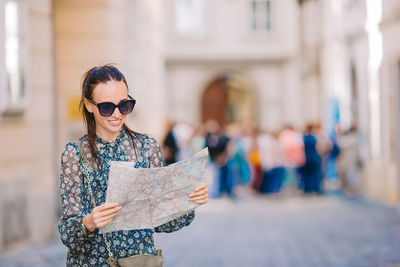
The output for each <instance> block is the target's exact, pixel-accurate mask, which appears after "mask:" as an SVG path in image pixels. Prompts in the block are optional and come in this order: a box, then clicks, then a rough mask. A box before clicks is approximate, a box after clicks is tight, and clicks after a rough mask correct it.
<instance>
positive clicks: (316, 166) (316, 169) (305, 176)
mask: <svg viewBox="0 0 400 267" xmlns="http://www.w3.org/2000/svg"><path fill="white" fill-rule="evenodd" d="M315 130H316V128H315V126H314V125H313V124H308V125H307V127H306V131H305V133H304V137H303V140H304V152H305V163H304V165H303V167H301V186H302V189H303V191H304V193H306V194H308V193H318V194H320V193H322V189H321V183H322V178H323V174H322V157H321V155H320V154H319V153H318V151H317V146H318V142H317V138H316V136H315V135H316V134H315Z"/></svg>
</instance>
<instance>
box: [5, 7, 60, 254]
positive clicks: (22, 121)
mask: <svg viewBox="0 0 400 267" xmlns="http://www.w3.org/2000/svg"><path fill="white" fill-rule="evenodd" d="M1 3H3V2H1ZM23 9H24V10H25V11H24V12H23V13H24V14H25V15H23V16H24V19H23V22H24V23H23V24H22V28H23V29H24V30H25V31H26V39H25V40H24V45H25V46H26V56H27V58H26V61H25V62H26V64H27V68H26V70H27V73H26V75H27V83H26V90H27V101H26V105H25V107H24V112H23V114H22V115H19V116H15V117H4V116H2V117H0V148H1V153H0V254H1V253H5V252H7V251H9V250H12V249H14V248H18V247H19V246H23V245H27V244H38V243H41V242H44V241H45V240H48V239H50V238H51V237H54V236H55V233H56V229H55V223H56V212H55V211H56V190H55V188H56V183H57V179H56V171H55V164H56V160H55V152H54V150H53V147H54V143H55V123H54V122H55V117H56V113H55V109H54V94H55V84H54V74H55V73H54V54H53V53H54V45H53V12H52V3H51V1H48V0H41V1H26V2H23ZM1 71H4V69H3V70H1Z"/></svg>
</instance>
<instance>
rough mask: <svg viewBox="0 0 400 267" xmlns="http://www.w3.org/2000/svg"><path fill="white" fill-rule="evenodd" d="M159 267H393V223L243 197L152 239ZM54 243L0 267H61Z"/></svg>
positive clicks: (336, 200) (391, 216) (317, 200)
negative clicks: (158, 253) (162, 260)
mask: <svg viewBox="0 0 400 267" xmlns="http://www.w3.org/2000/svg"><path fill="white" fill-rule="evenodd" d="M156 245H157V247H158V248H162V249H163V253H164V257H165V259H166V263H165V266H166V267H187V266H190V267H200V266H201V267H204V266H218V267H225V266H229V267H234V266H246V267H247V266H252V267H257V266H277V267H284V266H307V267H308V266H338V267H339V266H340V267H342V266H400V217H399V216H397V215H396V210H395V209H394V208H391V207H387V206H383V205H379V204H376V203H371V202H368V201H365V200H362V199H361V200H347V199H345V198H343V197H338V196H329V197H327V196H324V197H307V198H305V197H292V198H287V199H275V198H268V197H254V196H251V195H244V196H241V197H239V199H238V200H236V201H232V200H230V199H225V198H223V199H218V200H213V201H211V202H210V203H209V204H208V205H206V206H203V207H200V208H199V210H198V212H197V214H196V219H195V221H194V222H193V223H192V224H191V226H190V227H187V228H185V229H182V230H181V231H179V232H177V233H173V234H158V235H156ZM65 253H66V249H65V248H64V247H63V246H62V245H61V243H60V242H58V241H56V242H53V243H51V244H48V245H46V246H44V247H41V248H38V249H33V250H28V251H24V252H20V253H18V254H16V255H10V256H8V257H7V258H3V259H0V266H30V267H36V266H64V262H65Z"/></svg>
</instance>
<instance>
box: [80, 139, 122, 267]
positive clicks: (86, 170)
mask: <svg viewBox="0 0 400 267" xmlns="http://www.w3.org/2000/svg"><path fill="white" fill-rule="evenodd" d="M78 151H79V153H80V154H81V159H82V174H83V181H84V182H85V181H86V183H87V186H88V189H89V195H90V200H91V201H92V204H93V207H94V208H95V207H96V201H95V198H94V195H93V190H92V185H91V180H90V174H89V168H88V161H87V158H86V153H85V152H84V151H83V147H82V143H80V142H78ZM85 176H86V179H85ZM101 236H102V237H103V239H104V243H105V244H106V248H107V252H108V257H109V258H108V260H109V261H115V259H114V256H113V254H112V252H111V250H110V247H109V245H108V240H107V238H106V237H105V236H104V234H101Z"/></svg>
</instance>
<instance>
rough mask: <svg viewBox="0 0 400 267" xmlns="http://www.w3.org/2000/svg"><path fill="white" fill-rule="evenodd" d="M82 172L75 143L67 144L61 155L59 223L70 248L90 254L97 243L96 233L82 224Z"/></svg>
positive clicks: (83, 213)
mask: <svg viewBox="0 0 400 267" xmlns="http://www.w3.org/2000/svg"><path fill="white" fill-rule="evenodd" d="M82 182H83V180H82V173H81V168H80V164H79V158H78V155H77V148H76V147H75V145H74V144H71V143H69V144H67V145H66V147H65V150H64V152H63V153H62V156H61V174H60V193H61V207H62V215H61V218H60V221H59V223H58V230H59V232H60V236H61V240H62V242H63V243H64V245H66V246H67V247H68V248H69V249H70V250H72V251H75V252H76V253H82V254H86V255H87V254H88V253H90V251H91V250H92V249H93V245H94V244H95V236H96V235H95V234H94V233H93V234H90V235H89V234H88V233H87V232H86V231H85V230H84V229H83V228H82V226H81V224H82V219H83V217H84V216H85V215H86V214H88V212H87V211H85V209H84V206H83V203H82V199H81V190H82Z"/></svg>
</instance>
